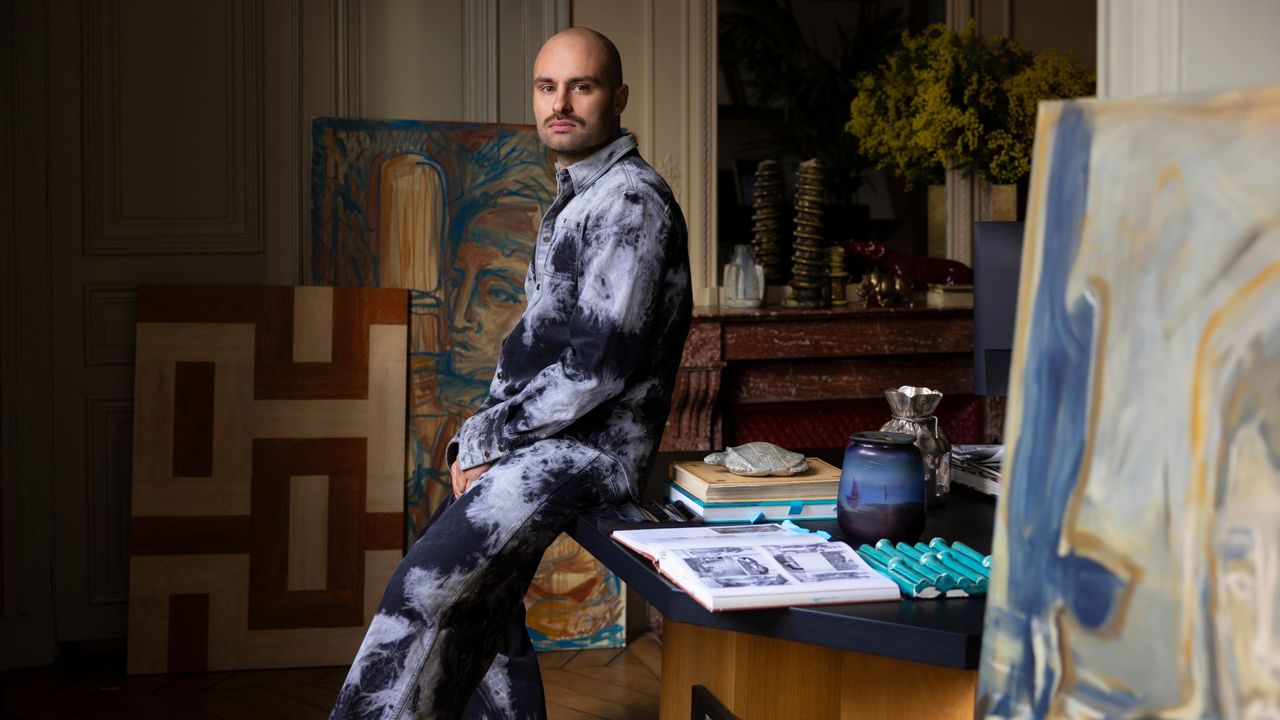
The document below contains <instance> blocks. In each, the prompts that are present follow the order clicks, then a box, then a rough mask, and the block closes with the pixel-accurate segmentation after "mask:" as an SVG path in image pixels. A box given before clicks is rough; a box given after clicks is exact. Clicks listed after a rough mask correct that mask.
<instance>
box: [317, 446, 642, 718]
mask: <svg viewBox="0 0 1280 720" xmlns="http://www.w3.org/2000/svg"><path fill="white" fill-rule="evenodd" d="M620 472H621V470H620V468H619V466H618V464H617V462H616V461H615V460H613V459H612V458H610V457H609V456H608V455H604V454H601V453H600V452H599V451H598V450H595V449H592V448H589V447H587V446H585V445H583V444H581V443H578V442H575V441H572V440H563V439H555V438H553V439H548V440H542V441H539V442H536V443H533V444H531V445H527V446H524V447H522V448H519V449H517V450H515V451H513V452H512V453H510V454H509V455H505V456H503V457H502V458H500V459H499V460H498V462H496V463H495V464H494V465H493V467H492V468H490V469H489V470H488V471H487V472H485V473H484V474H483V475H482V476H480V478H479V479H477V480H476V482H475V483H474V484H473V485H472V487H471V488H470V489H469V490H468V491H467V492H466V493H465V494H463V496H462V497H461V498H459V499H457V500H455V501H453V502H452V503H451V504H450V505H449V506H448V507H446V508H443V509H442V510H441V511H439V512H438V513H437V514H436V516H435V517H434V518H433V519H432V522H431V523H430V525H428V527H427V528H426V530H425V531H424V532H423V534H422V535H421V537H419V539H418V541H417V542H416V543H414V545H413V547H412V548H410V549H409V553H408V554H407V555H406V556H405V558H404V560H402V561H401V563H400V566H399V567H398V568H396V571H395V573H394V574H393V575H392V577H391V581H390V583H389V584H388V586H387V591H386V593H385V594H384V596H383V598H382V604H381V606H380V607H379V608H378V612H377V614H376V615H374V618H373V623H372V624H371V625H370V627H369V632H368V634H366V635H365V638H364V642H363V643H362V644H361V646H360V650H359V652H358V653H357V654H356V658H355V662H354V663H353V664H352V666H351V671H350V673H348V675H347V679H346V681H345V682H344V683H343V686H342V690H341V692H340V693H339V695H338V702H337V705H336V706H335V707H334V710H333V714H332V715H331V718H334V719H344V720H345V719H346V718H369V719H372V718H378V719H380V720H391V719H392V718H394V719H396V720H400V719H402V718H461V717H464V711H465V717H466V718H467V720H473V719H478V718H491V719H492V720H499V718H501V719H502V720H506V719H507V718H519V719H521V720H523V719H524V718H538V719H540V718H544V717H545V716H546V708H545V705H544V701H543V696H542V685H541V680H540V678H539V677H538V675H537V663H536V660H534V659H533V656H532V653H530V652H523V653H522V654H523V656H524V657H523V658H522V661H523V667H522V671H521V672H519V673H516V672H514V671H513V668H511V667H510V664H509V662H508V654H509V653H508V654H500V653H499V651H500V650H503V649H506V648H508V647H511V646H512V645H515V646H516V648H517V649H522V650H524V651H527V650H528V649H529V648H528V635H527V633H525V632H524V629H523V620H524V613H523V607H522V602H521V601H522V598H523V597H524V594H525V591H526V590H527V589H528V587H529V583H530V582H531V581H532V579H533V574H534V571H535V570H536V569H537V566H538V562H539V560H540V559H541V558H542V553H543V552H544V551H545V550H546V549H547V547H548V546H549V545H550V544H551V542H552V541H553V540H555V538H556V536H557V535H559V534H560V532H562V531H563V530H566V529H567V528H568V527H569V526H570V524H571V523H572V522H573V520H574V518H576V517H577V516H578V515H580V514H583V513H586V512H591V511H593V510H595V509H597V508H600V507H601V506H609V505H613V504H616V503H620V502H624V501H626V500H629V499H630V498H629V496H628V494H627V490H626V485H625V482H620V480H619V475H620ZM513 622H515V623H518V624H519V625H520V627H519V628H515V629H513ZM515 634H522V635H521V636H519V637H515V639H514V642H513V635H515ZM521 645H523V648H521ZM528 661H532V662H528ZM530 665H531V667H530ZM530 676H532V677H530Z"/></svg>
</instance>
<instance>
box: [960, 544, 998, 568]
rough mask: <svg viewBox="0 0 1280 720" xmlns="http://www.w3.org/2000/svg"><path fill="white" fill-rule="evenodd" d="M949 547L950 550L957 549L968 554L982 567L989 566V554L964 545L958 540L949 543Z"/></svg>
mask: <svg viewBox="0 0 1280 720" xmlns="http://www.w3.org/2000/svg"><path fill="white" fill-rule="evenodd" d="M951 549H952V550H956V551H959V552H962V553H964V554H965V555H968V556H969V557H970V558H972V559H974V560H976V561H978V564H979V565H981V566H983V567H988V568H989V567H991V556H990V555H983V554H982V553H980V552H978V551H977V550H974V549H973V548H971V547H969V546H968V545H965V544H964V543H962V542H960V541H959V540H957V541H955V542H953V543H951Z"/></svg>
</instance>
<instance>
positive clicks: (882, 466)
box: [836, 432, 925, 547]
mask: <svg viewBox="0 0 1280 720" xmlns="http://www.w3.org/2000/svg"><path fill="white" fill-rule="evenodd" d="M915 442H916V439H915V438H914V437H912V436H910V435H906V434H903V433H896V432H860V433H854V434H853V436H852V437H850V438H849V447H848V448H846V449H845V452H844V466H843V467H842V468H841V471H840V489H839V490H838V493H839V495H838V496H837V498H836V520H837V521H838V522H839V523H840V529H841V530H844V533H845V536H846V537H847V538H848V539H849V540H850V541H856V542H872V543H873V542H875V541H876V540H879V539H880V538H889V539H890V540H893V541H894V542H899V541H901V542H915V541H916V540H917V539H919V538H920V534H921V533H923V532H924V521H925V515H924V512H925V497H924V495H925V493H924V490H925V488H924V460H923V458H922V457H921V455H920V450H919V449H918V448H917V447H916V445H915ZM855 547H856V545H855Z"/></svg>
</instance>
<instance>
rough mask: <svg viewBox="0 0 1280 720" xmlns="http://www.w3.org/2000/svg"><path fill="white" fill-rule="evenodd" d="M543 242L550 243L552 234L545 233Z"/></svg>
mask: <svg viewBox="0 0 1280 720" xmlns="http://www.w3.org/2000/svg"><path fill="white" fill-rule="evenodd" d="M542 242H544V243H549V242H551V236H550V235H543V236H542Z"/></svg>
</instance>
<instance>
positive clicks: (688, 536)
mask: <svg viewBox="0 0 1280 720" xmlns="http://www.w3.org/2000/svg"><path fill="white" fill-rule="evenodd" d="M613 539H614V540H617V541H618V542H619V543H621V544H623V545H625V546H626V547H628V548H631V549H632V550H635V551H636V552H638V553H640V554H641V555H644V556H645V557H647V558H649V559H651V560H653V561H654V563H655V564H656V565H657V567H658V570H659V572H661V573H662V574H663V575H666V576H667V577H669V578H671V581H672V582H674V583H675V584H676V585H679V586H680V587H681V588H682V589H684V591H685V592H687V593H689V595H690V597H692V598H693V599H694V600H697V601H698V602H699V603H700V604H702V606H703V607H705V608H707V609H708V610H712V611H716V610H740V609H748V608H752V609H754V608H770V607H790V606H792V605H824V604H831V603H851V602H874V601H880V600H897V599H899V593H900V590H899V589H898V586H897V585H896V584H895V583H894V582H893V581H892V580H890V579H889V578H887V577H885V576H883V575H881V574H880V573H878V572H876V571H875V570H872V569H871V567H870V566H868V565H867V563H866V562H865V561H863V559H862V558H860V557H858V554H857V553H855V552H854V551H853V550H852V549H851V548H850V547H849V546H848V545H846V544H844V543H842V542H831V541H829V540H827V539H825V538H824V537H822V536H821V535H817V534H809V533H803V532H793V531H790V530H787V529H786V528H784V527H783V526H781V525H777V524H771V525H768V524H767V525H724V526H716V527H707V526H702V527H684V528H655V529H649V530H617V531H615V532H614V533H613Z"/></svg>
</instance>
